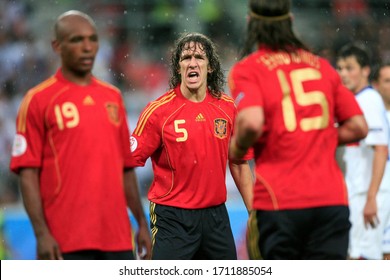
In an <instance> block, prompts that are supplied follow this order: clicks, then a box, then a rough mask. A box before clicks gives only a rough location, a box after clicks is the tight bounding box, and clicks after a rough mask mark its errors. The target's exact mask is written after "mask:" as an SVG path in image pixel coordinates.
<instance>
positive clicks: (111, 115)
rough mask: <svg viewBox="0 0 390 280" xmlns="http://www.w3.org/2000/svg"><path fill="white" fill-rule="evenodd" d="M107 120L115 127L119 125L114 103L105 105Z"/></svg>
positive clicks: (117, 108)
mask: <svg viewBox="0 0 390 280" xmlns="http://www.w3.org/2000/svg"><path fill="white" fill-rule="evenodd" d="M106 109H107V114H108V119H109V120H110V121H111V122H112V123H113V124H115V125H119V106H118V105H117V104H115V103H107V104H106Z"/></svg>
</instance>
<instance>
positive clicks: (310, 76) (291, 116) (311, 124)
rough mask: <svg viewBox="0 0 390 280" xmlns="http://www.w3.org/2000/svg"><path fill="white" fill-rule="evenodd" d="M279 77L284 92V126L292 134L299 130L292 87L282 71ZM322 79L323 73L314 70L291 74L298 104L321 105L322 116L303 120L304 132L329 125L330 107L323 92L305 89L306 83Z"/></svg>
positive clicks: (298, 71) (305, 69)
mask: <svg viewBox="0 0 390 280" xmlns="http://www.w3.org/2000/svg"><path fill="white" fill-rule="evenodd" d="M277 75H278V79H279V83H280V86H281V88H282V92H283V99H282V109H283V120H284V125H285V126H286V129H287V131H290V132H292V131H295V130H296V128H297V117H296V112H295V110H294V105H293V102H292V99H291V87H290V84H289V83H288V81H287V78H286V75H285V73H284V72H283V71H282V70H278V72H277ZM320 78H321V73H320V72H319V71H318V70H316V69H313V68H304V69H296V70H293V71H291V73H290V80H291V85H292V88H293V91H292V92H293V94H294V96H295V99H296V102H297V104H298V105H300V106H310V105H319V106H321V109H322V114H321V115H320V116H316V117H309V118H302V119H301V121H300V122H299V127H300V128H301V129H302V130H303V131H310V130H315V129H323V128H325V127H327V126H328V123H329V106H328V101H327V100H326V97H325V94H324V93H323V92H322V91H305V90H304V88H303V83H304V82H308V81H313V80H319V79H320Z"/></svg>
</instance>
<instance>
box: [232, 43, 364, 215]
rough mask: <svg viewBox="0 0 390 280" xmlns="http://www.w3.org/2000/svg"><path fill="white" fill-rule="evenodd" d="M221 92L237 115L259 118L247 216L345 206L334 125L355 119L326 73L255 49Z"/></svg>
mask: <svg viewBox="0 0 390 280" xmlns="http://www.w3.org/2000/svg"><path fill="white" fill-rule="evenodd" d="M229 86H230V89H231V93H232V96H233V97H234V98H235V100H236V104H237V107H238V111H240V110H241V109H243V108H247V107H250V106H261V107H262V108H263V110H264V117H265V124H264V128H263V133H262V136H261V137H260V138H259V140H258V142H257V143H256V144H255V146H254V153H255V161H256V183H255V189H254V203H253V206H254V208H255V209H263V210H278V209H280V210H282V209H299V208H311V207H320V206H331V205H347V204H348V198H347V191H346V186H345V182H344V179H343V174H342V173H341V170H340V169H339V167H338V165H337V162H336V159H335V152H336V147H337V145H338V136H337V129H336V127H335V123H336V122H337V121H339V122H342V121H344V120H346V119H347V118H350V117H352V116H354V115H361V114H362V112H361V110H360V108H359V105H358V104H357V102H356V100H355V97H354V96H353V94H352V93H351V92H350V91H349V90H347V89H346V88H345V87H344V86H343V85H342V84H341V81H340V78H339V75H338V74H337V72H336V71H335V70H334V69H333V68H332V66H331V65H330V64H329V63H328V62H327V61H326V60H325V59H322V58H320V57H318V56H315V55H313V54H311V53H310V52H307V51H304V50H298V51H297V52H296V53H292V54H289V53H286V52H273V51H270V50H267V49H259V50H258V51H257V52H255V53H253V54H251V55H250V56H248V57H246V58H244V59H243V60H242V61H240V62H238V63H237V64H236V65H235V66H234V67H233V69H232V71H231V73H230V77H229Z"/></svg>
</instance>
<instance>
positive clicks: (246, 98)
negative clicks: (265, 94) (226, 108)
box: [228, 63, 263, 111]
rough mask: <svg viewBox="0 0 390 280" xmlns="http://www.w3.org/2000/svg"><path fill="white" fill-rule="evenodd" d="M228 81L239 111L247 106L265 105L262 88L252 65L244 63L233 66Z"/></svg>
mask: <svg viewBox="0 0 390 280" xmlns="http://www.w3.org/2000/svg"><path fill="white" fill-rule="evenodd" d="M252 68H253V67H252ZM228 83H229V89H230V93H231V95H232V97H233V98H234V99H235V103H236V106H237V110H238V111H240V110H241V109H243V108H246V107H251V106H261V107H262V106H263V98H262V94H261V88H260V85H259V83H258V80H257V77H256V75H254V74H253V73H252V70H251V68H250V67H248V66H246V65H245V64H243V63H238V64H236V65H235V66H233V68H232V70H231V71H230V74H229V81H228Z"/></svg>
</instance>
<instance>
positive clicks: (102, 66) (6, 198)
mask: <svg viewBox="0 0 390 280" xmlns="http://www.w3.org/2000/svg"><path fill="white" fill-rule="evenodd" d="M292 4H293V9H292V11H293V14H294V28H295V30H296V31H297V33H298V34H299V35H300V37H301V38H302V40H303V41H304V42H306V43H307V44H308V45H309V46H310V47H311V48H312V49H313V51H314V52H316V53H318V54H320V55H322V56H325V57H326V58H328V59H329V60H330V61H331V63H334V56H335V52H336V51H337V50H338V49H339V48H340V47H341V46H342V45H343V44H345V43H348V42H351V41H360V42H363V43H365V44H366V45H367V47H368V48H369V49H370V51H371V54H372V63H373V64H375V63H377V62H379V61H382V60H390V40H389V38H390V17H389V15H390V3H389V2H388V1H386V0H328V1H326V0H292ZM69 9H78V10H81V11H84V12H86V13H88V14H89V15H91V16H92V17H93V18H94V20H95V21H96V23H97V26H98V31H99V36H100V51H99V54H98V57H97V60H96V62H95V68H94V69H95V70H94V74H95V75H96V76H98V77H99V78H101V79H103V80H106V81H108V82H111V83H113V84H115V85H116V86H118V87H119V88H120V89H121V90H122V92H123V96H124V99H125V101H126V106H127V110H128V113H129V115H128V117H129V123H130V127H131V128H132V129H133V128H134V127H135V125H136V121H137V119H138V116H139V113H140V111H141V109H142V108H143V107H144V106H145V105H146V104H147V102H149V101H150V100H152V99H154V98H156V97H157V96H159V95H160V94H162V93H164V92H165V91H166V90H167V87H168V64H169V61H168V55H169V50H170V47H171V46H172V44H173V41H174V40H175V39H176V38H177V36H178V35H179V34H180V33H182V32H186V31H196V32H203V33H205V34H206V35H208V36H210V37H211V38H212V39H213V40H214V42H215V43H216V44H217V46H218V50H219V54H220V58H221V61H222V64H223V68H224V69H225V70H226V74H227V73H228V70H229V69H230V67H231V65H232V64H233V63H234V62H235V61H236V60H237V53H238V50H239V47H240V46H241V43H242V39H243V38H242V34H243V33H244V31H245V23H246V15H247V12H248V9H247V0H122V1H119V0H94V1H76V0H55V1H54V0H46V1H45V0H0V85H1V87H0V226H1V228H2V233H1V234H0V247H2V248H3V249H0V258H5V257H7V258H9V259H34V258H35V240H34V237H33V233H32V229H31V225H30V223H29V221H28V218H27V216H26V214H25V212H24V209H23V206H22V201H21V198H20V193H19V189H18V182H17V178H16V176H14V175H13V174H11V173H10V172H9V170H8V164H9V159H10V151H11V146H12V140H13V136H14V133H15V116H16V113H17V110H18V107H19V103H20V100H21V98H22V97H23V95H24V94H25V93H26V91H27V90H28V89H29V88H30V87H32V86H34V85H35V84H37V83H38V82H40V81H42V80H43V79H45V78H47V77H48V76H49V75H51V74H53V73H54V71H55V70H56V68H57V67H58V65H59V64H58V59H57V57H56V56H55V55H54V53H53V52H52V50H51V47H50V39H51V36H52V26H53V24H54V21H55V19H56V17H57V16H58V15H59V14H61V13H62V12H65V11H66V10H69ZM137 174H138V177H139V181H140V187H141V193H142V195H143V196H144V195H145V194H146V192H147V189H148V186H149V183H150V181H151V179H152V178H153V177H152V176H153V174H152V171H151V166H150V162H148V164H147V166H146V167H145V168H140V169H137ZM227 185H228V193H229V197H228V203H227V204H228V208H229V215H230V217H231V223H232V227H233V233H234V236H235V239H236V242H237V247H238V253H239V258H241V259H245V258H246V253H245V248H244V247H245V245H244V240H245V223H246V218H247V214H246V212H245V209H244V205H243V203H242V202H241V200H240V198H239V195H238V192H237V190H236V189H235V186H234V183H233V181H232V179H231V178H230V174H228V178H227ZM147 209H148V208H147V201H146V199H145V210H146V211H147ZM4 248H6V249H4ZM4 250H7V256H5V255H4V254H3V252H4Z"/></svg>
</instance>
